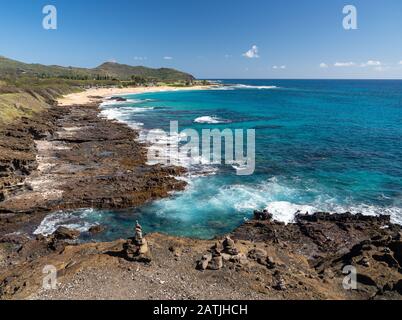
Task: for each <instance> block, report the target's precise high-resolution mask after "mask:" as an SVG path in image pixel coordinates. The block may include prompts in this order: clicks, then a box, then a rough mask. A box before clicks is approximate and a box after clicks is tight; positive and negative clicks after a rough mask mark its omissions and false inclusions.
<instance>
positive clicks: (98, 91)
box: [57, 85, 214, 106]
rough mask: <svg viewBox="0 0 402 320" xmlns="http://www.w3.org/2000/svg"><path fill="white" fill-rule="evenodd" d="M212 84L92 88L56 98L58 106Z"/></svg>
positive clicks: (202, 88)
mask: <svg viewBox="0 0 402 320" xmlns="http://www.w3.org/2000/svg"><path fill="white" fill-rule="evenodd" d="M212 87H214V86H211V85H205V86H201V85H197V86H190V87H172V86H158V87H129V88H92V89H86V90H85V91H82V92H78V93H72V94H68V95H66V96H63V97H61V98H59V99H57V103H58V106H72V105H80V104H90V103H94V102H97V101H98V100H99V99H105V98H108V97H112V96H115V95H129V94H141V93H155V92H167V91H191V90H207V89H210V88H212Z"/></svg>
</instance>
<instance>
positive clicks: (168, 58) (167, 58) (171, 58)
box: [163, 56, 173, 60]
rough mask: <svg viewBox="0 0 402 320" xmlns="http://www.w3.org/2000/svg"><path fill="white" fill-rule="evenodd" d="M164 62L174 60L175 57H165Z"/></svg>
mask: <svg viewBox="0 0 402 320" xmlns="http://www.w3.org/2000/svg"><path fill="white" fill-rule="evenodd" d="M163 60H173V57H169V56H165V57H163Z"/></svg>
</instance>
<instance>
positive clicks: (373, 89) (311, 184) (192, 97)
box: [41, 80, 402, 240]
mask: <svg viewBox="0 0 402 320" xmlns="http://www.w3.org/2000/svg"><path fill="white" fill-rule="evenodd" d="M223 84H225V85H226V86H224V87H223V88H221V89H219V90H207V91H181V92H164V93H153V94H142V95H135V96H127V98H128V99H129V101H128V102H127V103H123V104H121V103H120V104H114V105H105V106H104V107H103V108H104V114H105V115H106V116H108V117H110V118H116V119H118V120H120V121H124V122H126V123H129V124H130V125H132V126H133V127H137V128H141V129H142V130H143V132H147V130H149V129H154V128H161V129H165V130H168V129H169V121H170V120H177V121H178V122H179V130H182V129H185V128H193V129H196V130H201V129H203V128H208V129H214V128H218V129H224V128H241V129H255V130H256V170H255V173H254V174H253V175H251V176H237V175H236V171H235V170H233V168H232V167H231V166H214V167H212V168H211V167H208V168H207V167H205V168H199V167H198V168H190V169H191V170H190V176H188V177H185V178H186V179H187V181H188V182H189V185H188V188H187V189H186V190H185V191H183V192H178V193H175V194H173V195H172V197H171V198H169V199H164V200H160V201H156V202H154V203H151V204H149V205H146V206H144V207H142V208H138V209H131V210H125V211H94V210H82V211H78V212H72V213H63V214H57V215H54V216H51V217H49V218H48V220H46V221H44V223H43V224H42V226H41V227H42V229H43V230H45V229H46V228H50V227H54V226H55V225H59V224H66V225H70V226H76V227H81V228H85V227H87V226H88V225H91V224H97V223H102V224H105V225H106V226H107V232H106V233H105V234H103V235H101V236H100V237H101V238H102V240H105V239H107V240H110V239H115V238H120V237H125V236H127V235H130V234H132V229H133V223H134V221H135V220H140V222H141V224H142V225H143V227H144V229H145V230H146V231H147V232H150V231H158V232H165V233H169V234H174V235H181V236H191V237H197V238H212V237H214V236H217V235H222V234H225V233H227V232H230V231H231V230H232V229H234V228H235V227H237V226H238V225H240V224H241V223H242V222H243V221H244V220H245V219H247V218H250V217H251V216H252V213H253V210H254V209H263V208H266V207H267V208H268V209H269V210H270V211H271V212H273V213H274V215H275V217H276V218H277V219H278V220H282V221H287V222H288V221H291V220H292V218H293V217H294V213H295V212H296V211H297V210H301V211H303V212H306V211H308V212H310V213H312V212H314V211H331V212H345V211H351V212H355V213H357V212H362V213H364V214H379V213H387V214H390V215H392V218H393V220H394V221H395V222H402V160H401V159H402V81H335V80H334V81H321V80H320V81H318V80H316V81H314V80H310V81H306V80H225V81H223ZM232 84H237V85H232ZM239 84H240V85H239ZM208 120H209V122H211V123H205V121H206V122H208ZM195 121H200V122H203V123H197V122H195ZM200 169H202V170H201V171H202V172H205V170H206V169H208V172H209V174H207V175H205V174H204V175H200V172H201V171H200Z"/></svg>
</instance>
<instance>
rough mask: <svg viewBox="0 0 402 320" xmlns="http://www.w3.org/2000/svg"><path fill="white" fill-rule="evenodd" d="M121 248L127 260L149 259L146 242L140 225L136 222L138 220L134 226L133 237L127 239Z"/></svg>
mask: <svg viewBox="0 0 402 320" xmlns="http://www.w3.org/2000/svg"><path fill="white" fill-rule="evenodd" d="M123 249H124V253H125V256H126V258H127V259H128V260H131V261H140V260H149V257H148V251H149V248H148V242H147V240H146V239H145V238H144V237H143V234H142V227H141V225H140V224H139V223H138V221H137V223H136V226H135V235H134V238H131V239H128V241H127V242H126V243H125V244H124V247H123Z"/></svg>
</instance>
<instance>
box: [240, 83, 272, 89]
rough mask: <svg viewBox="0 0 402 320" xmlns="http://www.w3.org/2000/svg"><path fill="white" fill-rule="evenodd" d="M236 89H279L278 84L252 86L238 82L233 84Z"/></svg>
mask: <svg viewBox="0 0 402 320" xmlns="http://www.w3.org/2000/svg"><path fill="white" fill-rule="evenodd" d="M232 87H233V88H236V89H258V90H270V89H278V87H277V86H252V85H246V84H236V85H233V86H232Z"/></svg>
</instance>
